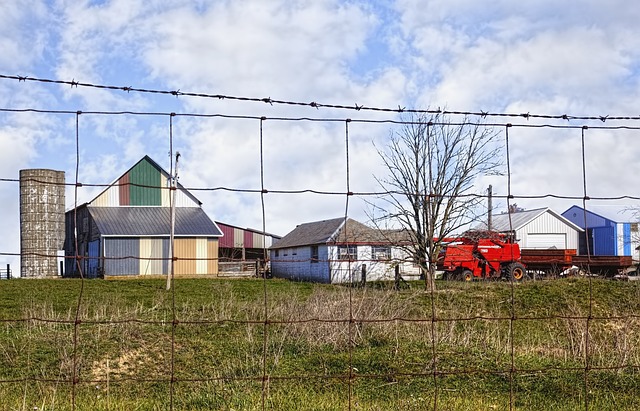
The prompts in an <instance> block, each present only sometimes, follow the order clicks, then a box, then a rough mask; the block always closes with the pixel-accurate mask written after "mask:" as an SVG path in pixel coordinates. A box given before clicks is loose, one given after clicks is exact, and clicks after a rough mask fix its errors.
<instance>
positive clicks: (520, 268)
mask: <svg viewBox="0 0 640 411" xmlns="http://www.w3.org/2000/svg"><path fill="white" fill-rule="evenodd" d="M526 273H527V270H526V269H525V268H524V265H522V264H520V263H511V264H509V266H508V267H507V275H508V276H509V278H511V279H512V280H513V281H521V280H522V279H523V278H524V276H525V274H526Z"/></svg>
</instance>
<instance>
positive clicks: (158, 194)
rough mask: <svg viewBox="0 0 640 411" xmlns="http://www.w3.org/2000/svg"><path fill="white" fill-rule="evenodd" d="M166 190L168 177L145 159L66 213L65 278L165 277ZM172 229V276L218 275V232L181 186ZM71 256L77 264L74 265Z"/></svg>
mask: <svg viewBox="0 0 640 411" xmlns="http://www.w3.org/2000/svg"><path fill="white" fill-rule="evenodd" d="M169 187H170V176H169V173H167V172H166V171H165V170H163V169H162V168H161V167H160V166H159V165H158V164H157V163H156V162H155V161H153V160H152V159H151V158H149V157H148V156H145V157H143V158H142V159H141V160H140V161H138V162H137V163H136V164H135V165H134V166H133V167H131V168H130V169H129V170H128V171H127V172H126V173H124V174H123V175H122V176H121V177H119V178H118V179H117V180H116V181H114V182H113V183H112V184H111V185H109V186H108V187H107V188H106V189H105V190H104V191H103V192H101V193H100V194H99V195H98V196H97V197H95V198H94V199H93V200H91V201H89V202H88V203H86V204H83V205H81V206H79V207H77V208H75V209H73V210H70V211H67V212H66V215H65V220H66V225H65V228H66V236H65V246H64V249H65V256H66V257H67V258H65V273H66V275H67V276H78V275H80V274H82V275H83V276H84V277H86V278H95V277H101V276H129V275H167V274H168V273H169V272H170V261H169V260H170V251H169V249H170V242H169V237H170V232H171V212H170V198H169V193H170V190H169V189H168V188H169ZM76 228H77V239H76V238H75V237H74V232H75V231H76ZM174 231H175V236H174V237H175V238H174V250H173V255H174V256H175V257H177V260H176V261H175V264H174V274H175V275H196V274H217V273H218V239H219V238H220V237H221V236H222V231H221V230H220V228H218V226H217V225H216V224H215V223H214V222H213V221H212V220H210V219H209V217H208V216H207V215H206V213H205V212H204V210H202V207H201V202H200V201H199V200H198V199H197V198H195V197H194V196H193V195H192V194H191V193H190V192H189V191H188V190H186V189H185V188H184V187H183V186H182V185H180V184H178V186H177V190H176V196H175V228H174ZM76 242H77V249H76ZM76 252H77V255H78V256H79V257H81V258H80V259H79V260H78V261H79V262H80V264H76V261H75V258H74V256H75V255H76Z"/></svg>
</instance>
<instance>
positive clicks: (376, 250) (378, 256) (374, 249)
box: [371, 245, 391, 261]
mask: <svg viewBox="0 0 640 411" xmlns="http://www.w3.org/2000/svg"><path fill="white" fill-rule="evenodd" d="M371 259H372V260H377V261H384V260H391V247H389V246H384V245H372V246H371Z"/></svg>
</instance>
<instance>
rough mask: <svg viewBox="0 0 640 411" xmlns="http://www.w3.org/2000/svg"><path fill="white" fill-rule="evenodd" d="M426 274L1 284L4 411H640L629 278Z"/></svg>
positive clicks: (639, 309) (638, 291)
mask: <svg viewBox="0 0 640 411" xmlns="http://www.w3.org/2000/svg"><path fill="white" fill-rule="evenodd" d="M437 286H438V290H437V291H436V292H434V293H433V294H432V293H430V292H425V291H424V290H423V288H422V287H423V286H422V284H419V283H412V284H410V287H408V288H405V289H403V290H401V291H394V290H392V289H391V287H390V285H389V284H380V283H379V284H372V285H370V286H368V287H366V288H350V287H344V286H330V285H318V284H307V283H296V282H287V281H280V280H267V281H263V280H257V279H247V280H213V279H180V280H176V281H175V283H174V287H173V289H172V290H171V291H166V290H165V281H164V280H160V279H158V280H144V279H133V280H126V281H100V280H93V281H85V282H84V283H82V282H81V281H80V280H15V281H1V282H0V296H1V298H0V327H1V328H0V410H34V409H36V408H35V407H37V409H38V410H43V409H45V410H71V409H73V408H74V403H75V409H77V410H85V409H91V410H168V409H171V408H173V409H175V410H211V409H223V410H262V409H263V407H264V409H270V410H271V409H273V410H344V409H354V410H389V409H400V410H422V409H425V410H433V409H434V406H435V408H436V409H438V410H509V409H510V408H511V406H512V408H513V409H518V410H584V409H585V408H586V407H588V409H590V410H609V409H610V410H626V409H640V398H638V396H637V395H636V391H637V387H638V386H640V372H639V370H640V368H639V366H640V327H639V325H640V320H639V318H638V317H635V315H636V313H640V284H638V283H636V282H629V283H626V282H614V281H607V280H595V279H593V280H591V281H589V280H588V279H563V280H555V281H542V282H525V283H521V284H516V285H514V286H513V287H512V285H511V284H509V283H504V282H477V283H457V282H439V283H438V284H437ZM81 290H82V298H81V299H80V298H79V296H80V291H81ZM432 296H433V301H432ZM265 297H266V299H265ZM79 303H80V304H79ZM432 303H433V304H432ZM433 310H435V313H436V319H437V321H432V313H433ZM76 315H77V316H78V322H77V323H76V321H75V320H76ZM265 315H266V317H265ZM350 315H351V316H352V317H353V321H352V322H349V318H350ZM174 319H175V320H176V321H175V322H174ZM265 319H266V320H267V321H265ZM587 336H588V338H587ZM433 341H436V344H435V346H434V345H433ZM512 349H513V353H512ZM587 354H588V355H587ZM434 358H435V363H434ZM586 359H588V364H586V363H585V361H586ZM586 365H588V367H589V368H588V371H585V369H586V368H585V366H586ZM74 367H75V370H76V372H75V376H76V378H77V380H76V384H73V383H72V382H73V377H74ZM172 370H173V372H172ZM350 371H351V372H350ZM263 376H264V377H265V379H264V380H263ZM172 377H173V381H174V383H173V384H171V379H172ZM172 389H173V392H172V391H171V390H172Z"/></svg>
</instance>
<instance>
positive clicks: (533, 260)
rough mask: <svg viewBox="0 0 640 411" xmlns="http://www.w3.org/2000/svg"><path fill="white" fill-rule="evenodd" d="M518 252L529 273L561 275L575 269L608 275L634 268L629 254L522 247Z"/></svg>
mask: <svg viewBox="0 0 640 411" xmlns="http://www.w3.org/2000/svg"><path fill="white" fill-rule="evenodd" d="M520 254H521V260H522V263H523V264H524V265H525V266H526V267H527V271H529V272H530V274H531V273H540V274H545V275H561V274H563V273H567V272H571V271H576V272H585V273H586V272H589V273H591V274H599V275H604V276H608V277H610V276H614V275H617V274H621V273H624V272H627V271H629V270H631V269H633V268H634V262H633V259H632V257H631V256H614V255H592V256H586V255H577V254H576V250H574V249H548V250H538V249H536V250H532V249H523V250H520Z"/></svg>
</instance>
